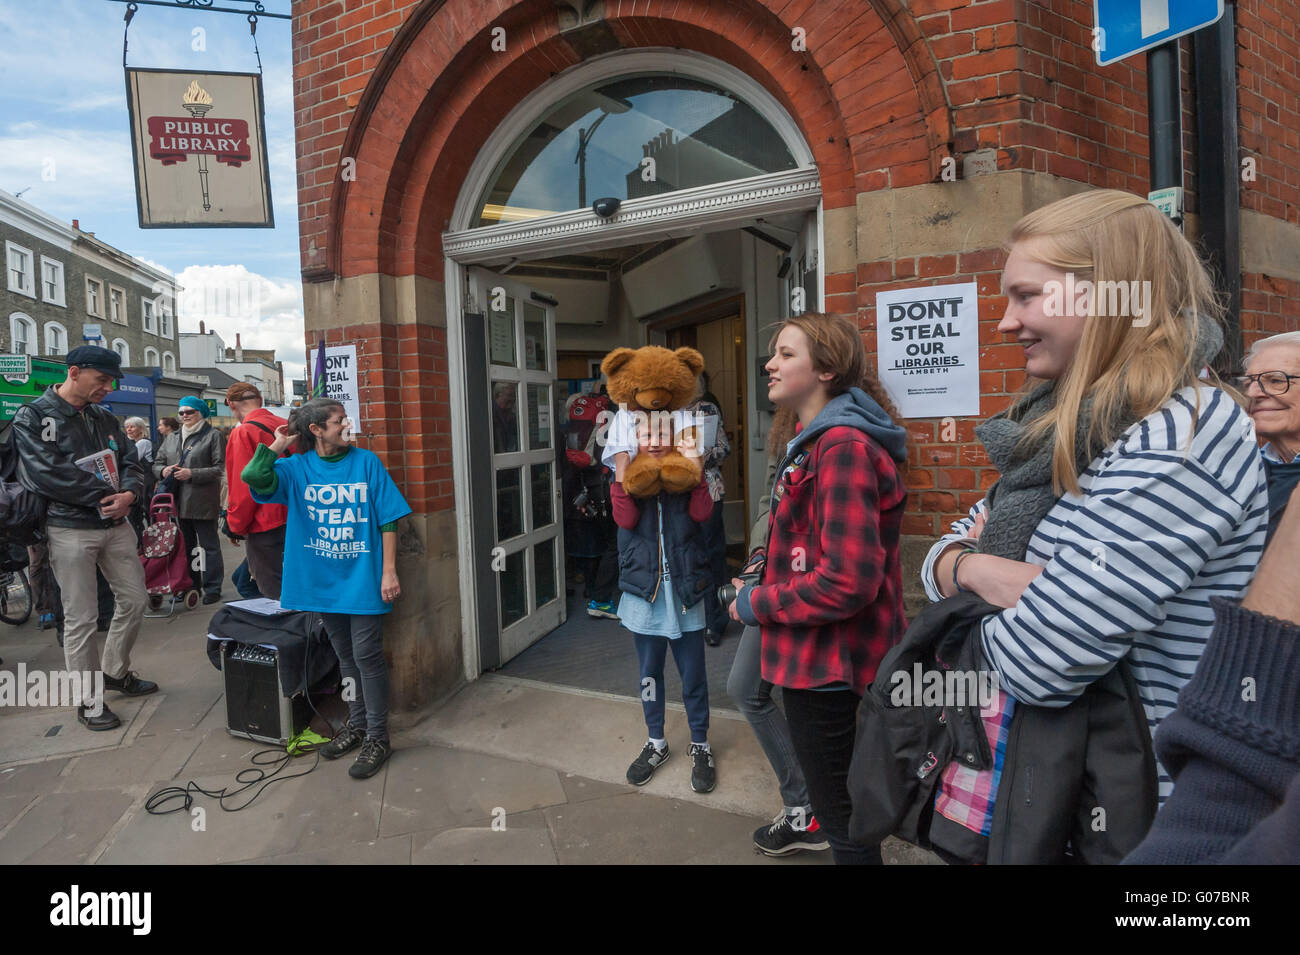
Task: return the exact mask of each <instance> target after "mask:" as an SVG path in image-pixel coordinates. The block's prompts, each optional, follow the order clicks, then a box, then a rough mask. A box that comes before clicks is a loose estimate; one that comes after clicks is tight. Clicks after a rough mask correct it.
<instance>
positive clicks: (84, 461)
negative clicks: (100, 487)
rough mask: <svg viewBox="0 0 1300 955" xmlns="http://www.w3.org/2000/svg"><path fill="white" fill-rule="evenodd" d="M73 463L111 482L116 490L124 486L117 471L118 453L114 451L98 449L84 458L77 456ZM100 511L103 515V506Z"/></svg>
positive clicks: (102, 479)
mask: <svg viewBox="0 0 1300 955" xmlns="http://www.w3.org/2000/svg"><path fill="white" fill-rule="evenodd" d="M73 464H75V465H76V466H77V467H79V468H81V470H83V471H89V472H90V473H91V474H93V475H95V476H96V477H97V478H99V479H100V480H101V481H104V482H106V483H108V484H111V485H112V486H113V490H114V491H118V490H120V489H121V487H122V481H121V478H120V477H119V476H118V473H117V455H116V454H114V453H113V452H112V451H107V450H105V451H96V452H95V453H94V454H88V455H86V456H85V457H84V458H77V460H76V461H74V462H73ZM99 513H100V515H101V516H103V514H104V509H103V508H102V507H101V508H100V509H99Z"/></svg>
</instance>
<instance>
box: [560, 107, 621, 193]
mask: <svg viewBox="0 0 1300 955" xmlns="http://www.w3.org/2000/svg"><path fill="white" fill-rule="evenodd" d="M631 108H632V104H631V103H629V102H628V101H627V100H625V99H620V98H619V97H617V96H602V97H601V103H600V115H599V116H597V117H596V121H595V122H594V123H592V124H591V125H590V126H588V127H587V128H586V129H583V128H582V127H581V126H579V127H578V155H576V156H574V157H573V161H574V162H576V163H577V164H578V208H579V209H583V208H586V205H587V146H588V144H590V143H591V137H592V136H594V135H595V134H596V130H597V129H598V128H600V124H601V123H603V122H604V121H605V117H607V116H608V115H609V114H610V113H626V112H627V111H628V110H630V109H631Z"/></svg>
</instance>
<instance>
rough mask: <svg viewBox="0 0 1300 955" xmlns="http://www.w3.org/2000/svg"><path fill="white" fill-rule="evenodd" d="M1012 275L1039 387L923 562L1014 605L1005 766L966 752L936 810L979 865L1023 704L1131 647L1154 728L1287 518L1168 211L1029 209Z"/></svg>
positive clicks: (994, 428)
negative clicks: (989, 478)
mask: <svg viewBox="0 0 1300 955" xmlns="http://www.w3.org/2000/svg"><path fill="white" fill-rule="evenodd" d="M1002 282H1003V288H1004V290H1005V292H1006V295H1007V297H1008V304H1007V310H1006V314H1005V315H1004V317H1003V319H1002V322H1001V324H1000V325H999V326H998V330H999V331H1000V332H1002V333H1003V334H1005V335H1012V336H1014V337H1015V339H1016V341H1017V342H1019V343H1020V345H1021V346H1023V348H1024V350H1025V363H1026V371H1027V373H1028V376H1029V378H1030V381H1029V383H1028V384H1027V385H1026V389H1025V391H1024V392H1023V393H1022V394H1021V395H1020V396H1019V398H1018V399H1017V400H1016V402H1015V404H1014V405H1013V406H1012V407H1011V409H1009V410H1008V411H1007V412H1004V413H1003V414H1001V415H998V416H996V417H994V418H992V419H990V420H989V421H987V422H985V423H984V424H982V425H980V427H979V428H977V429H976V433H977V435H978V436H979V438H980V440H981V441H982V442H983V443H984V445H985V447H986V448H987V450H988V453H989V457H990V459H991V460H992V462H993V464H994V465H995V466H996V467H997V468H998V470H999V475H1000V479H999V481H998V483H997V484H996V485H994V487H993V488H992V489H991V490H990V492H989V495H988V496H987V497H986V498H984V499H983V500H981V501H980V502H979V503H978V504H976V505H975V507H973V508H971V511H970V515H969V516H968V517H967V518H964V519H963V520H960V521H958V522H957V523H955V524H954V525H953V526H952V532H951V533H949V534H947V535H945V536H944V537H943V538H942V539H941V540H939V541H938V542H937V543H936V544H935V545H934V546H933V547H932V548H931V550H930V553H929V555H928V556H927V559H926V561H925V563H924V566H923V568H922V578H923V580H924V583H925V588H926V592H927V593H928V594H929V596H930V599H931V600H938V599H940V598H941V597H946V596H951V595H952V594H955V593H957V592H958V591H959V590H964V591H974V592H975V593H977V594H978V595H979V596H981V597H983V598H984V599H985V600H987V601H988V602H989V603H992V604H995V605H997V606H999V607H1004V608H1006V609H1004V610H1003V611H1001V612H1000V613H996V614H991V615H989V616H987V617H984V618H983V619H982V622H981V647H982V651H983V655H984V658H985V660H986V661H987V663H988V664H989V665H990V666H991V667H992V669H994V670H995V671H996V672H997V674H998V677H999V683H1000V686H1001V688H1002V690H1003V691H1005V692H1004V693H1003V692H999V694H998V696H999V700H998V706H997V707H996V708H995V711H994V712H991V713H990V712H989V711H987V710H986V712H985V720H984V723H985V731H986V733H987V735H988V739H989V743H990V747H991V749H992V750H993V752H994V753H995V756H996V759H995V765H994V769H992V770H989V771H986V772H977V771H976V770H973V769H967V768H965V767H961V766H959V765H957V764H955V763H954V764H952V765H950V766H949V767H948V768H947V769H946V770H945V772H944V774H943V777H942V780H941V783H940V785H939V791H938V795H937V797H936V799H935V805H934V808H935V814H934V823H933V824H932V827H931V835H932V837H933V839H934V843H935V845H936V846H937V847H939V848H940V849H941V850H946V851H948V852H949V853H950V854H951V855H953V856H955V857H956V858H959V859H963V860H964V861H979V860H978V858H976V859H975V860H972V859H971V858H970V855H969V854H968V852H967V851H966V850H969V849H971V847H972V846H977V845H978V844H979V842H978V840H979V838H980V837H987V836H988V834H989V831H990V826H991V822H992V818H993V812H994V806H995V804H996V803H997V799H998V793H999V784H1000V782H1001V780H1000V778H999V775H1000V773H1001V771H1002V769H1003V756H1004V754H1005V753H1006V752H1007V745H1008V744H1007V730H1008V728H1009V726H1010V725H1011V722H1012V718H1013V715H1014V712H1015V709H1016V708H1017V707H1019V706H1025V705H1027V706H1030V707H1056V708H1059V707H1064V706H1066V705H1068V704H1070V703H1071V702H1073V701H1074V700H1075V699H1076V698H1077V697H1079V696H1080V694H1082V693H1083V692H1084V691H1085V690H1086V689H1087V688H1088V687H1089V685H1090V684H1092V683H1093V682H1094V681H1097V680H1099V679H1101V678H1102V677H1104V676H1105V675H1106V674H1108V673H1109V672H1110V671H1111V670H1112V669H1114V668H1115V667H1116V666H1117V664H1118V663H1119V662H1120V661H1121V660H1125V661H1127V668H1128V670H1129V671H1131V673H1132V676H1133V678H1134V682H1135V685H1136V689H1137V695H1138V696H1139V697H1140V700H1141V704H1142V709H1143V711H1144V713H1145V717H1146V724H1147V728H1148V729H1149V730H1150V731H1151V732H1152V733H1154V732H1155V729H1156V727H1157V726H1158V725H1159V724H1160V721H1161V720H1163V719H1164V718H1165V716H1166V715H1168V714H1169V713H1170V711H1172V710H1173V708H1174V705H1175V702H1176V700H1177V696H1178V691H1179V690H1180V689H1181V688H1182V686H1183V685H1184V684H1185V683H1186V682H1187V681H1188V679H1189V678H1190V677H1191V675H1192V673H1193V671H1194V670H1195V669H1196V663H1197V660H1199V659H1200V656H1201V652H1202V650H1203V649H1204V647H1205V644H1206V641H1207V640H1208V638H1209V636H1210V632H1211V630H1212V629H1213V625H1214V611H1213V610H1212V608H1211V607H1210V598H1211V597H1212V596H1220V597H1226V598H1236V597H1239V596H1240V595H1241V594H1242V592H1243V591H1244V590H1245V589H1246V585H1247V584H1248V583H1249V582H1250V578H1251V575H1252V573H1253V572H1254V568H1255V566H1256V565H1257V564H1258V562H1259V555H1260V553H1261V552H1262V550H1263V545H1264V537H1265V529H1266V520H1267V503H1268V496H1267V490H1266V486H1265V481H1264V472H1263V467H1262V465H1261V463H1260V457H1259V454H1258V452H1257V451H1256V449H1255V437H1254V430H1253V428H1252V426H1251V422H1250V419H1249V417H1248V416H1247V414H1246V412H1245V411H1244V410H1243V409H1242V408H1240V407H1239V406H1238V405H1237V404H1236V403H1235V402H1234V400H1233V398H1232V397H1231V396H1230V395H1229V394H1228V393H1227V392H1225V391H1223V390H1221V389H1220V388H1219V387H1217V380H1216V379H1215V378H1214V376H1213V374H1212V373H1210V372H1208V371H1206V370H1205V366H1206V365H1207V364H1208V363H1209V362H1210V360H1211V359H1212V358H1213V357H1214V355H1215V354H1216V353H1217V352H1218V351H1219V350H1220V348H1221V346H1222V341H1223V338H1222V332H1221V331H1220V328H1219V324H1218V311H1219V310H1218V306H1217V304H1216V302H1215V297H1214V293H1213V290H1212V288H1211V283H1210V279H1209V276H1208V274H1207V273H1206V270H1205V268H1204V266H1203V265H1202V264H1201V262H1200V261H1199V259H1198V258H1197V257H1196V254H1195V252H1194V250H1193V249H1192V247H1191V245H1190V244H1189V243H1188V242H1187V240H1186V239H1185V238H1184V237H1183V236H1182V234H1181V233H1179V232H1178V230H1177V229H1175V228H1174V227H1173V225H1172V224H1171V223H1170V222H1169V221H1168V220H1167V219H1166V218H1165V217H1164V216H1163V215H1162V214H1161V213H1160V212H1159V211H1158V210H1157V209H1156V207H1155V206H1153V205H1151V204H1150V203H1148V202H1146V201H1145V200H1143V199H1140V198H1138V197H1135V196H1132V195H1129V194H1127V193H1123V192H1117V191H1110V190H1103V191H1091V192H1086V193H1082V194H1079V195H1076V196H1071V197H1069V198H1067V199H1063V200H1060V201H1058V202H1055V203H1052V204H1051V205H1049V206H1046V207H1044V208H1043V209H1040V210H1038V211H1037V212H1034V213H1031V214H1030V215H1027V216H1025V217H1024V218H1023V219H1021V220H1020V222H1018V223H1017V224H1016V226H1015V227H1014V229H1013V230H1012V235H1011V244H1010V252H1009V256H1008V258H1007V263H1006V267H1005V270H1004V272H1003V277H1002ZM1120 282H1122V283H1124V286H1123V290H1124V291H1125V292H1127V293H1128V294H1127V295H1123V296H1122V295H1119V294H1117V290H1118V289H1119V288H1120V286H1119V285H1117V284H1112V283H1120ZM1125 302H1126V303H1127V307H1123V306H1124V303H1125ZM1117 304H1118V305H1119V306H1121V307H1118V308H1117V307H1116V306H1117ZM1117 312H1119V313H1120V314H1116V313H1117ZM1202 375H1204V376H1205V377H1204V378H1201V377H1200V376H1202ZM1013 745H1014V743H1013ZM1156 771H1157V774H1158V792H1159V798H1160V799H1161V800H1163V799H1164V798H1165V797H1166V796H1167V795H1168V793H1169V792H1170V791H1171V789H1172V782H1171V780H1170V778H1169V776H1168V774H1167V772H1166V770H1165V768H1164V767H1161V766H1159V765H1158V764H1157V766H1156ZM1017 779H1018V782H1019V781H1023V780H1021V779H1020V777H1019V776H1018V777H1017ZM1035 782H1040V780H1039V779H1038V777H1035ZM1017 791H1018V790H1017ZM1035 796H1036V798H1037V797H1038V796H1039V790H1038V789H1035ZM1016 805H1017V806H1020V805H1021V802H1019V801H1018V802H1017V803H1016ZM1105 808H1106V809H1107V811H1108V812H1110V813H1112V814H1115V813H1126V812H1137V811H1144V812H1148V813H1149V812H1151V811H1152V810H1153V809H1154V807H1149V808H1148V807H1138V806H1120V805H1112V806H1107V807H1105ZM1144 825H1145V823H1144ZM1067 828H1068V826H1067Z"/></svg>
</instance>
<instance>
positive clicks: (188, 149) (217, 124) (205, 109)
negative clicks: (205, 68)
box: [149, 80, 252, 212]
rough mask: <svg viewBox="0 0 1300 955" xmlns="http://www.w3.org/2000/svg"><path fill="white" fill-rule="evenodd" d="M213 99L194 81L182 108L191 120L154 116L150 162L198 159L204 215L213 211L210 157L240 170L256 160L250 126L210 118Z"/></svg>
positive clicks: (150, 124)
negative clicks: (250, 142) (251, 144)
mask: <svg viewBox="0 0 1300 955" xmlns="http://www.w3.org/2000/svg"><path fill="white" fill-rule="evenodd" d="M212 106H213V102H212V95H211V94H210V93H208V92H207V91H206V90H205V89H203V87H201V86H199V81H198V80H190V85H189V88H188V89H186V90H185V94H184V95H183V96H182V97H181V107H182V108H183V109H184V110H185V111H186V112H187V113H189V114H190V115H189V118H188V119H187V118H184V117H175V116H150V117H149V135H150V136H151V137H152V139H151V141H150V144H149V156H150V158H153V159H157V160H158V161H160V162H161V163H162V164H163V165H164V166H171V165H173V164H175V163H178V162H184V161H185V158H186V157H187V156H196V157H197V160H196V162H197V164H198V167H199V187H200V189H201V191H202V194H203V211H204V212H209V211H211V209H212V198H211V194H210V193H209V191H208V156H209V155H213V156H215V157H216V159H217V162H219V163H224V164H226V165H228V166H231V167H235V168H237V167H238V166H240V165H241V164H243V163H246V162H248V161H249V160H251V159H252V150H251V147H250V145H249V137H248V122H247V121H246V120H242V119H218V118H217V117H212V118H211V119H209V118H208V113H209V112H210V111H211V110H212Z"/></svg>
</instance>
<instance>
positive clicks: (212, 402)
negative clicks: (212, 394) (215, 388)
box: [203, 398, 217, 418]
mask: <svg viewBox="0 0 1300 955" xmlns="http://www.w3.org/2000/svg"><path fill="white" fill-rule="evenodd" d="M203 400H204V401H206V402H207V403H208V417H209V418H215V417H216V416H217V399H216V398H204V399H203Z"/></svg>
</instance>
